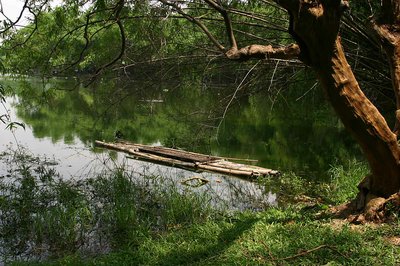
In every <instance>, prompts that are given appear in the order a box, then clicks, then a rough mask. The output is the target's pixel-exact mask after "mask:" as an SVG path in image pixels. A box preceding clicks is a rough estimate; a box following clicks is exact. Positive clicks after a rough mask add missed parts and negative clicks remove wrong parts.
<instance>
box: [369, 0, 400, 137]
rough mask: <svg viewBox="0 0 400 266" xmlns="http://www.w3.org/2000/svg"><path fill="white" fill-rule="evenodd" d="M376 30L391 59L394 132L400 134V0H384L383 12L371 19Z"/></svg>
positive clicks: (389, 59)
mask: <svg viewBox="0 0 400 266" xmlns="http://www.w3.org/2000/svg"><path fill="white" fill-rule="evenodd" d="M371 24H372V29H373V30H374V32H375V35H376V36H377V38H378V40H379V42H380V44H381V46H382V48H383V50H384V51H385V53H386V56H387V58H388V61H389V67H390V73H391V76H392V84H393V90H394V93H395V98H396V106H397V108H396V113H395V115H396V116H395V117H396V120H395V125H394V129H393V131H394V133H395V134H396V135H397V136H398V135H399V134H400V34H399V32H400V1H399V0H383V1H382V8H381V14H380V16H379V17H378V18H377V19H373V20H371Z"/></svg>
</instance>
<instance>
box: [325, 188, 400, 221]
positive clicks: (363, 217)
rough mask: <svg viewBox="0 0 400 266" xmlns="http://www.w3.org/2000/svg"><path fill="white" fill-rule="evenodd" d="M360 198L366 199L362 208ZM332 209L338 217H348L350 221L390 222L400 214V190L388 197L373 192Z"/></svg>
mask: <svg viewBox="0 0 400 266" xmlns="http://www.w3.org/2000/svg"><path fill="white" fill-rule="evenodd" d="M360 193H362V191H360ZM360 199H361V200H362V201H364V202H363V205H364V208H362V209H360ZM330 211H331V212H332V213H333V214H334V215H335V216H336V217H339V218H342V219H346V220H347V221H349V222H350V223H355V224H364V223H368V222H373V223H389V222H391V221H393V220H394V219H395V218H396V217H398V216H399V215H400V192H398V193H395V194H393V195H391V196H390V197H389V198H387V199H385V198H382V197H377V196H375V195H372V194H367V195H366V196H365V195H362V196H358V197H357V198H356V199H355V200H353V201H351V202H349V203H346V204H342V205H339V206H335V207H333V208H332V209H331V210H330Z"/></svg>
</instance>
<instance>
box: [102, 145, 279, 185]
mask: <svg viewBox="0 0 400 266" xmlns="http://www.w3.org/2000/svg"><path fill="white" fill-rule="evenodd" d="M95 145H96V146H98V147H103V148H107V149H112V150H116V151H122V152H125V153H127V154H129V155H130V156H132V157H134V158H137V159H141V160H146V161H150V162H154V163H159V164H166V165H169V166H173V167H179V168H184V169H189V170H194V171H210V172H216V173H221V174H228V175H235V176H241V177H248V178H249V177H250V178H251V177H258V176H279V175H280V173H279V171H276V170H271V169H267V168H263V167H259V166H255V165H245V164H240V163H234V162H231V161H229V160H225V159H221V158H222V157H217V156H211V155H205V154H200V153H195V152H187V151H182V150H177V149H171V148H165V147H155V146H148V145H143V144H136V143H131V142H127V141H118V142H114V143H109V142H103V141H98V140H96V141H95Z"/></svg>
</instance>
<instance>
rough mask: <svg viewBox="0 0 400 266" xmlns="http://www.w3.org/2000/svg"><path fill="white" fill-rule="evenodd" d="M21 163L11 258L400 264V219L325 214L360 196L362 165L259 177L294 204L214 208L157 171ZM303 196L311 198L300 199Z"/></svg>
mask: <svg viewBox="0 0 400 266" xmlns="http://www.w3.org/2000/svg"><path fill="white" fill-rule="evenodd" d="M15 158H16V157H15ZM24 158H25V159H28V161H29V162H30V163H27V162H26V160H25V159H24ZM18 160H19V162H24V163H20V164H19V165H18V167H16V168H13V169H14V170H13V171H12V177H11V178H10V179H1V180H0V189H1V194H0V195H1V196H0V240H1V241H2V247H3V249H2V250H1V251H2V252H3V254H2V256H3V260H4V262H6V263H9V264H14V265H35V264H36V265H399V264H400V247H399V246H398V245H397V246H396V245H395V244H393V243H392V242H396V241H397V240H398V239H400V226H399V225H400V222H399V220H398V218H397V219H395V222H394V223H393V224H386V225H381V226H365V225H361V226H354V225H349V224H347V223H344V222H343V221H339V222H338V220H333V218H332V217H330V215H329V214H326V213H324V210H325V209H326V206H328V205H329V204H337V203H341V202H344V201H346V200H348V199H350V198H352V197H354V195H355V193H356V190H355V189H354V188H355V186H356V184H357V183H358V181H359V179H360V178H361V176H363V175H364V174H365V172H366V167H365V166H364V165H363V164H359V163H356V162H351V163H349V165H348V166H346V167H342V166H336V167H332V170H331V172H330V174H331V177H332V179H331V182H328V183H315V182H309V181H306V180H304V179H302V178H300V177H297V176H295V175H293V174H291V175H285V176H284V177H282V178H281V179H266V180H260V182H264V185H265V186H267V187H269V188H271V189H272V188H273V187H272V185H275V189H276V190H275V191H276V192H277V193H279V194H280V196H283V195H286V197H285V200H287V201H288V202H289V203H287V204H285V205H281V207H276V208H269V209H266V210H264V211H263V212H243V213H232V212H221V211H217V210H214V209H213V208H212V207H211V206H210V205H209V204H208V202H210V201H209V198H208V197H207V196H206V195H203V194H196V193H193V192H191V191H189V190H182V189H178V187H177V186H176V184H173V183H169V182H168V181H167V180H164V179H163V178H162V177H158V176H148V177H147V178H144V179H141V181H140V180H138V178H137V176H134V175H132V174H130V173H128V172H126V171H124V170H123V169H115V170H114V171H111V172H105V173H103V174H100V175H99V176H97V177H95V178H89V179H87V180H84V181H79V182H77V181H66V180H63V179H61V178H60V177H59V176H58V175H57V173H55V172H54V171H53V170H51V168H49V167H47V166H45V165H43V164H41V163H40V160H39V159H38V158H36V159H35V157H32V156H25V157H24V156H22V157H20V158H19V159H18ZM11 180H12V181H11ZM274 182H275V183H274ZM276 184H278V186H276ZM304 195H308V196H307V197H306V198H307V199H310V200H309V201H308V202H299V201H298V200H297V201H296V199H298V198H299V197H301V196H304ZM316 197H318V199H317V200H314V199H316ZM391 239H392V240H393V239H394V240H395V241H392V242H391V241H390V240H391Z"/></svg>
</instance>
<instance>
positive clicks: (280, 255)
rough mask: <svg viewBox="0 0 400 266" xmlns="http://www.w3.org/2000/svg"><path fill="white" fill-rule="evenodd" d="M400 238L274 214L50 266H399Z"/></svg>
mask: <svg viewBox="0 0 400 266" xmlns="http://www.w3.org/2000/svg"><path fill="white" fill-rule="evenodd" d="M399 233H400V230H399V227H398V224H397V225H396V226H394V225H385V226H380V227H377V228H375V227H368V226H358V227H352V226H349V225H342V226H340V227H335V226H332V223H331V222H330V220H315V217H313V215H310V214H307V213H303V214H302V213H301V211H300V213H299V210H294V209H287V210H279V209H270V210H267V211H265V212H263V213H257V214H255V213H244V214H239V215H236V216H235V217H233V218H231V219H224V220H217V221H207V222H205V223H201V224H197V225H195V226H189V227H185V228H180V229H179V230H173V231H171V232H169V233H167V234H161V235H158V236H156V237H152V238H146V239H144V240H143V241H142V243H141V244H140V246H139V247H137V248H136V249H129V248H123V249H120V250H118V251H116V252H112V253H110V254H107V255H104V256H100V257H96V258H92V259H82V258H80V257H79V256H77V255H76V256H69V257H66V258H63V259H61V260H59V261H56V262H53V263H49V265H398V264H399V263H400V248H399V247H398V246H394V245H392V244H390V243H389V242H388V241H387V240H386V239H387V238H388V237H390V236H399ZM318 247H320V248H319V249H317V250H315V251H314V252H310V253H308V254H303V255H299V256H298V257H293V256H294V255H298V254H300V253H301V252H304V251H305V250H311V249H314V248H318Z"/></svg>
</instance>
